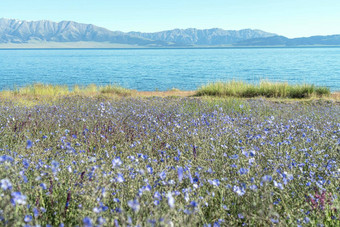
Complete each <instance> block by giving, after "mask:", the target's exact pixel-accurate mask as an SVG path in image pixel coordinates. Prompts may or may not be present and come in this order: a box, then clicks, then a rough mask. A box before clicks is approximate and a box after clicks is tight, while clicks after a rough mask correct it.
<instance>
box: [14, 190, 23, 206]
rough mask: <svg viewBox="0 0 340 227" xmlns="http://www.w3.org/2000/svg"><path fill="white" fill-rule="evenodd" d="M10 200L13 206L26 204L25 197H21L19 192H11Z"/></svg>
mask: <svg viewBox="0 0 340 227" xmlns="http://www.w3.org/2000/svg"><path fill="white" fill-rule="evenodd" d="M11 196H12V199H11V202H12V204H13V205H16V204H19V205H25V204H26V196H25V195H22V194H21V192H12V194H11Z"/></svg>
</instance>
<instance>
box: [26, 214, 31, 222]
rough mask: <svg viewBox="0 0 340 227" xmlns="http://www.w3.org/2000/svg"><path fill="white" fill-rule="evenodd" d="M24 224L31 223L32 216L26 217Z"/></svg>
mask: <svg viewBox="0 0 340 227" xmlns="http://www.w3.org/2000/svg"><path fill="white" fill-rule="evenodd" d="M24 221H25V222H31V221H32V216H31V215H26V216H25V218H24Z"/></svg>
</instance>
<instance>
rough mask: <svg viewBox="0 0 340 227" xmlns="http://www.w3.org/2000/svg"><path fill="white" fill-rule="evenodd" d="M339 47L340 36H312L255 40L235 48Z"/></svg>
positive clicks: (273, 37) (274, 37) (244, 42)
mask: <svg viewBox="0 0 340 227" xmlns="http://www.w3.org/2000/svg"><path fill="white" fill-rule="evenodd" d="M318 45H319V46H324V45H325V46H337V45H340V35H328V36H311V37H302V38H294V39H289V38H287V37H284V36H272V37H266V38H255V39H248V40H243V41H240V42H237V43H235V44H234V46H318Z"/></svg>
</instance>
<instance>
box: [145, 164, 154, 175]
mask: <svg viewBox="0 0 340 227" xmlns="http://www.w3.org/2000/svg"><path fill="white" fill-rule="evenodd" d="M146 168H147V170H148V172H149V173H150V174H152V173H153V169H152V167H151V166H150V165H147V166H146Z"/></svg>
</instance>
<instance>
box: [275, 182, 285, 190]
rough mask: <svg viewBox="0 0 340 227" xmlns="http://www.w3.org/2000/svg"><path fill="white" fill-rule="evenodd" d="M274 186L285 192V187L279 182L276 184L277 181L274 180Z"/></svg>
mask: <svg viewBox="0 0 340 227" xmlns="http://www.w3.org/2000/svg"><path fill="white" fill-rule="evenodd" d="M274 186H275V187H277V188H279V189H281V190H283V185H282V183H278V182H276V181H275V180H274Z"/></svg>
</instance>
